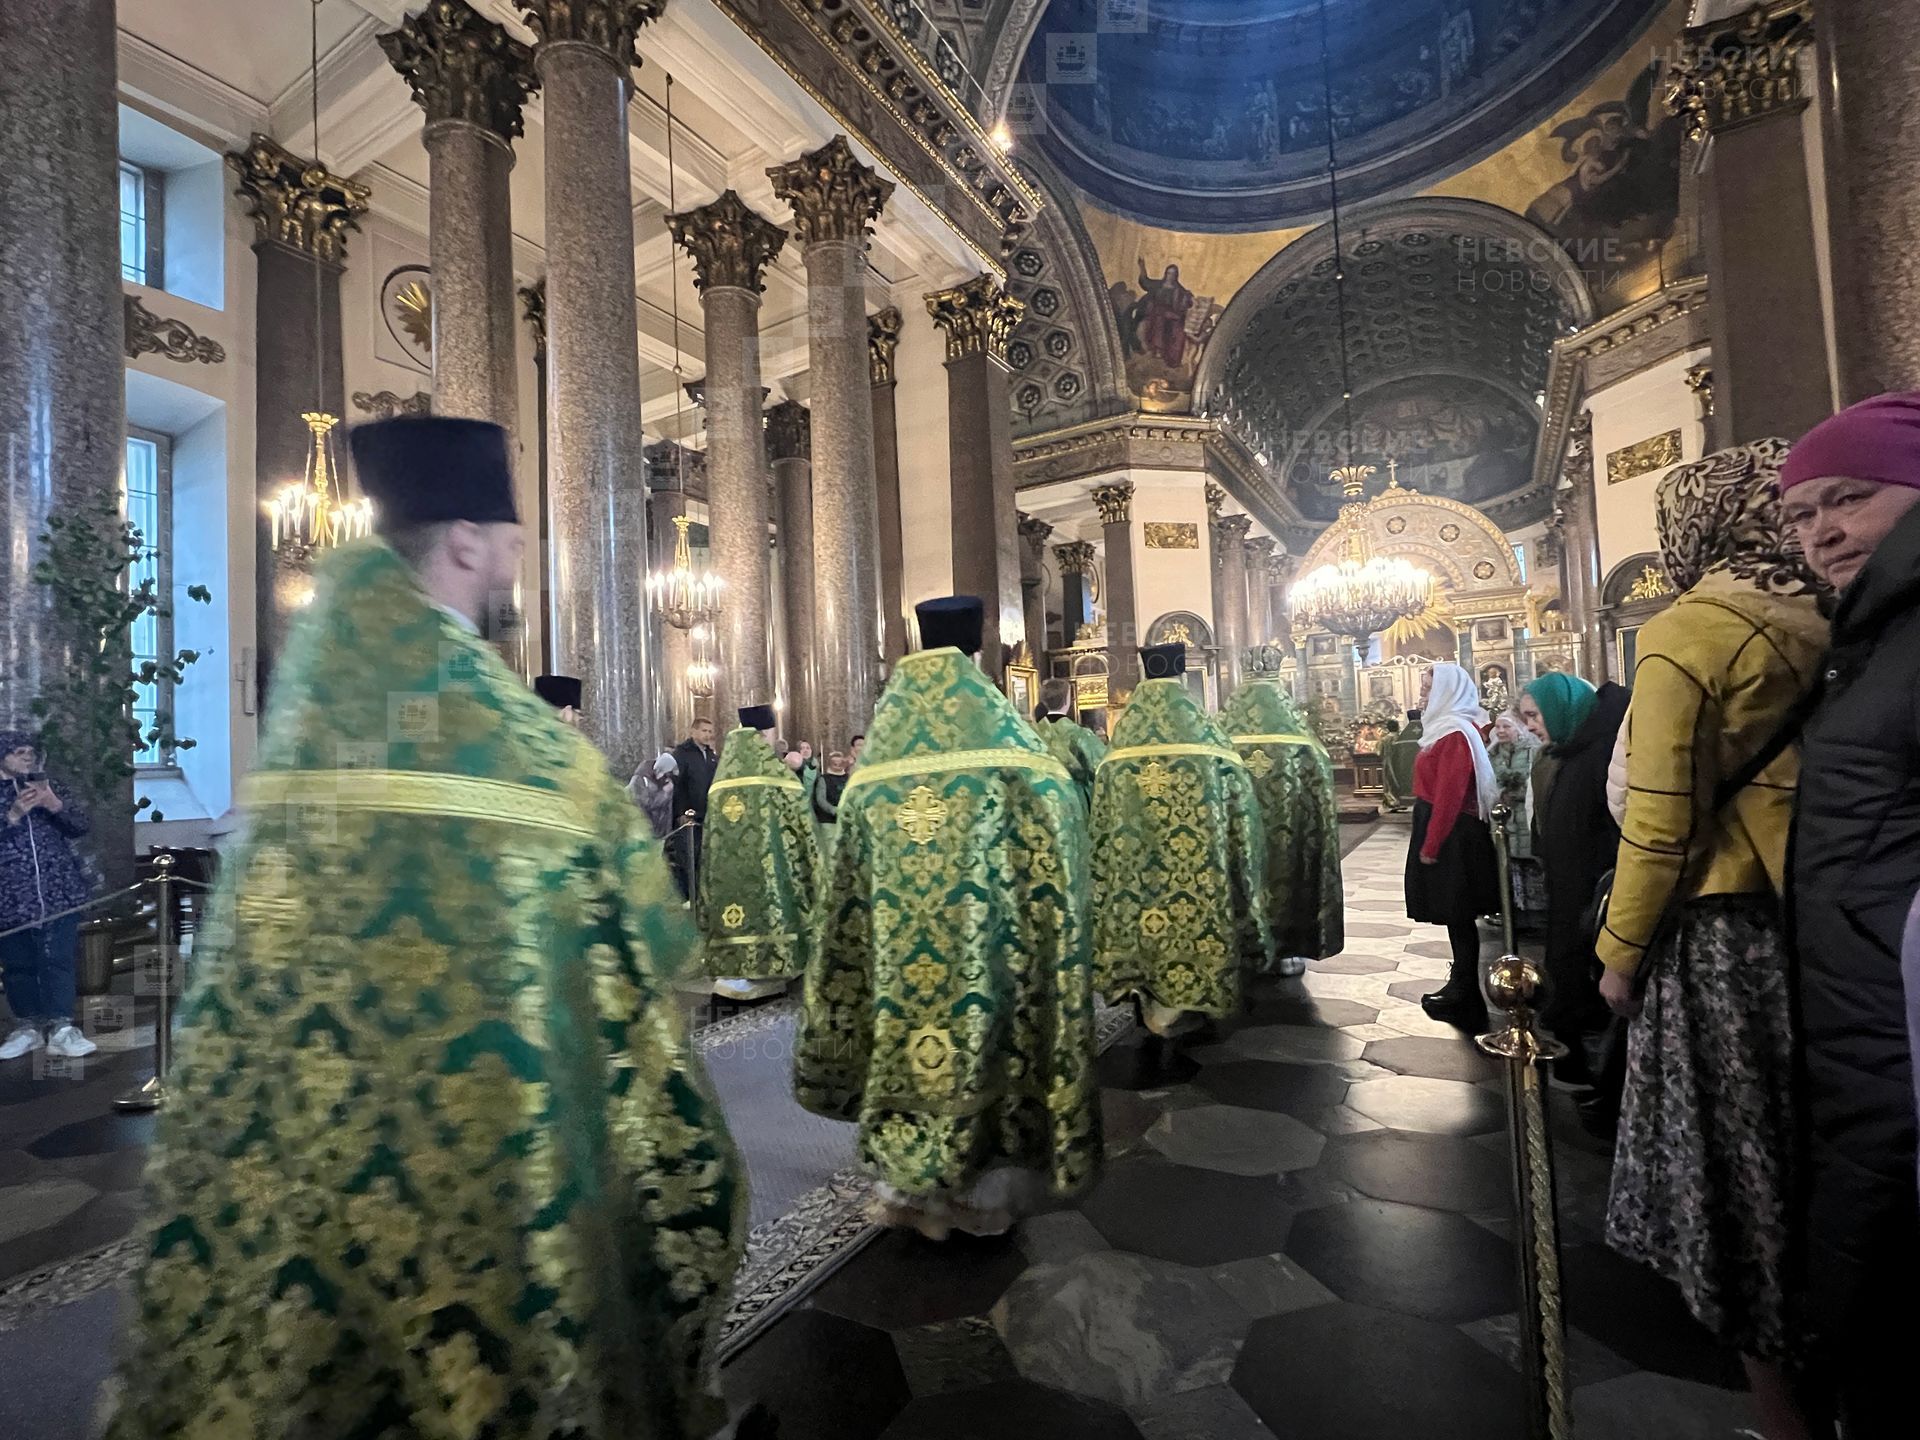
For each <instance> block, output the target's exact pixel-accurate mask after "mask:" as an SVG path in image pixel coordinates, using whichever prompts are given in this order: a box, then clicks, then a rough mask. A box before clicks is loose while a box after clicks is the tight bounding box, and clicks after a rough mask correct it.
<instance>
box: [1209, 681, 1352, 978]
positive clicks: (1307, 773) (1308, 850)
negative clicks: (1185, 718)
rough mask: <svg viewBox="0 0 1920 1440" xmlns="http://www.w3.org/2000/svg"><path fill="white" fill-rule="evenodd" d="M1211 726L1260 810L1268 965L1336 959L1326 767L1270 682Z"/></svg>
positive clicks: (1255, 687)
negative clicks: (1249, 782) (1236, 760)
mask: <svg viewBox="0 0 1920 1440" xmlns="http://www.w3.org/2000/svg"><path fill="white" fill-rule="evenodd" d="M1217 718H1218V721H1219V725H1220V728H1221V729H1223V730H1225V731H1226V732H1227V733H1228V735H1229V736H1231V737H1232V740H1233V743H1234V747H1235V748H1236V749H1238V750H1239V752H1240V758H1241V759H1243V760H1245V761H1246V763H1247V773H1248V774H1249V775H1251V776H1252V777H1253V793H1254V795H1255V796H1256V797H1257V798H1258V799H1259V802H1260V819H1261V828H1262V831H1263V832H1264V834H1265V837H1266V847H1265V848H1266V857H1267V863H1266V870H1265V875H1266V879H1265V889H1266V902H1267V922H1268V924H1269V925H1270V926H1272V929H1273V953H1274V955H1275V957H1276V958H1283V957H1287V956H1294V955H1301V956H1305V957H1306V958H1307V959H1309V960H1324V959H1325V958H1326V957H1327V956H1329V955H1337V954H1339V953H1340V950H1341V947H1342V946H1344V945H1345V944H1346V921H1345V893H1344V891H1343V890H1342V887H1341V880H1340V811H1339V807H1338V805H1337V803H1336V802H1335V800H1334V794H1333V762H1332V761H1331V760H1329V759H1328V758H1327V752H1326V751H1325V750H1324V749H1323V748H1321V745H1320V742H1319V741H1318V740H1316V739H1315V738H1314V737H1313V734H1312V732H1311V731H1309V730H1308V729H1307V726H1306V722H1305V721H1303V720H1302V719H1301V717H1300V712H1299V711H1298V710H1297V709H1296V708H1295V707H1294V703H1293V699H1292V697H1290V696H1289V695H1288V694H1287V692H1286V691H1285V690H1284V689H1282V688H1281V686H1280V682H1279V681H1277V680H1252V681H1248V682H1246V683H1244V684H1242V685H1241V686H1240V688H1239V689H1237V690H1235V691H1234V692H1233V698H1232V699H1231V700H1229V701H1228V702H1227V707H1226V709H1224V710H1222V711H1221V712H1220V714H1219V716H1218V717H1217Z"/></svg>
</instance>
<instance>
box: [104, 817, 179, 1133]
mask: <svg viewBox="0 0 1920 1440" xmlns="http://www.w3.org/2000/svg"><path fill="white" fill-rule="evenodd" d="M153 866H154V869H155V870H157V871H158V872H159V874H157V875H156V876H155V877H154V882H153V883H154V889H155V890H156V892H158V894H159V897H160V901H159V906H160V913H159V915H158V916H157V918H156V924H157V925H158V927H159V944H160V1004H159V1009H158V1011H157V1012H156V1013H155V1015H154V1019H153V1078H152V1079H151V1080H149V1081H147V1083H146V1084H144V1085H142V1086H140V1087H139V1088H138V1089H137V1090H129V1091H128V1092H127V1093H126V1094H124V1095H122V1096H120V1097H119V1098H118V1099H116V1100H115V1101H114V1102H113V1108H114V1109H116V1110H119V1111H122V1112H128V1113H134V1114H144V1113H146V1112H147V1111H150V1110H158V1109H159V1108H160V1107H161V1106H162V1105H164V1104H165V1103H166V1100H167V1069H168V1067H169V1066H170V1065H171V1064H172V1061H173V972H174V964H173V960H174V955H173V856H171V855H169V854H167V853H166V852H165V851H162V852H161V853H160V854H158V855H156V856H154V857H153Z"/></svg>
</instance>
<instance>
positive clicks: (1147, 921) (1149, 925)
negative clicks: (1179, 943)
mask: <svg viewBox="0 0 1920 1440" xmlns="http://www.w3.org/2000/svg"><path fill="white" fill-rule="evenodd" d="M1172 928H1173V921H1172V920H1171V919H1170V918H1168V915H1167V912H1166V911H1164V910H1160V909H1151V910H1142V911H1141V912H1140V933H1141V934H1142V935H1144V936H1146V937H1147V938H1148V939H1149V940H1158V939H1159V938H1160V937H1161V936H1162V935H1164V934H1166V933H1167V931H1168V930H1170V929H1172Z"/></svg>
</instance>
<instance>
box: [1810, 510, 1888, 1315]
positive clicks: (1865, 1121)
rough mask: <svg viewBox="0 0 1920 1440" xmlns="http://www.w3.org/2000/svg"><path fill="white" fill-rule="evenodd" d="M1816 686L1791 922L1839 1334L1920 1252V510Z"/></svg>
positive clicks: (1841, 633)
mask: <svg viewBox="0 0 1920 1440" xmlns="http://www.w3.org/2000/svg"><path fill="white" fill-rule="evenodd" d="M1821 687H1822V694H1821V696H1820V700H1819V704H1818V708H1817V709H1815V710H1814V712H1813V714H1812V716H1811V718H1810V719H1809V721H1808V723H1807V727H1806V730H1805V735H1804V751H1803V756H1802V761H1801V771H1800V791H1799V797H1798V801H1797V805H1796V810H1795V817H1794V830H1793V853H1792V885H1791V891H1790V895H1789V906H1790V917H1789V918H1790V924H1791V933H1792V936H1793V941H1794V948H1795V959H1796V962H1797V969H1796V978H1797V985H1798V990H1799V1002H1800V1021H1801V1025H1802V1028H1803V1045H1804V1053H1805V1056H1806V1075H1805V1083H1806V1087H1807V1103H1808V1117H1807V1118H1808V1120H1809V1122H1810V1124H1809V1142H1810V1156H1809V1158H1810V1174H1809V1177H1808V1178H1809V1184H1810V1188H1809V1194H1808V1203H1809V1210H1808V1215H1807V1230H1806V1234H1807V1242H1808V1254H1807V1260H1808V1265H1809V1268H1808V1275H1809V1279H1810V1283H1811V1293H1810V1296H1809V1298H1810V1301H1811V1304H1812V1313H1811V1314H1810V1316H1809V1319H1810V1320H1811V1321H1812V1322H1813V1323H1814V1324H1815V1325H1816V1326H1819V1327H1820V1328H1822V1329H1826V1330H1828V1331H1829V1332H1832V1331H1835V1330H1840V1331H1844V1330H1845V1329H1846V1328H1847V1327H1848V1326H1849V1324H1850V1322H1851V1323H1858V1320H1859V1318H1860V1316H1859V1313H1858V1312H1859V1307H1860V1306H1861V1305H1862V1303H1864V1301H1863V1295H1870V1294H1872V1293H1873V1292H1874V1291H1876V1290H1877V1289H1878V1288H1879V1286H1878V1284H1877V1283H1875V1280H1874V1277H1875V1276H1876V1275H1884V1274H1886V1273H1888V1271H1889V1269H1890V1268H1893V1269H1897V1268H1899V1266H1900V1264H1901V1260H1902V1258H1903V1257H1904V1258H1905V1259H1906V1260H1907V1262H1908V1263H1911V1261H1912V1257H1913V1255H1914V1254H1915V1247H1916V1241H1915V1236H1916V1234H1917V1233H1920V1214H1916V1201H1915V1195H1914V1183H1913V1176H1914V1131H1915V1126H1914V1096H1913V1084H1912V1065H1913V1060H1912V1055H1911V1052H1910V1048H1909V1044H1908V1039H1907V1025H1906V1010H1905V1002H1904V991H1903V987H1902V985H1901V979H1900V943H1901V939H1902V935H1903V932H1904V930H1905V927H1906V918H1907V909H1908V907H1909V906H1910V905H1911V904H1912V903H1913V899H1914V894H1915V892H1916V891H1920V510H1914V511H1913V512H1911V513H1910V514H1909V515H1908V516H1907V518H1906V519H1905V520H1903V521H1901V523H1900V524H1899V525H1898V526H1897V527H1896V528H1895V529H1894V531H1893V533H1892V534H1891V535H1889V536H1888V537H1887V538H1886V539H1885V540H1884V541H1882V542H1881V544H1880V548H1879V549H1878V550H1876V551H1875V552H1874V555H1873V559H1872V560H1871V561H1870V562H1869V563H1868V565H1867V568H1866V570H1865V571H1864V572H1862V574H1861V576H1860V578H1859V579H1858V580H1857V581H1855V582H1854V584H1853V586H1852V587H1851V588H1850V589H1849V590H1848V591H1847V593H1846V594H1845V595H1844V596H1843V597H1842V599H1841V602H1840V607H1839V610H1838V612H1837V613H1836V615H1835V616H1834V625H1833V646H1832V649H1831V650H1830V652H1829V654H1828V657H1827V661H1826V663H1825V665H1824V666H1823V673H1822V680H1821ZM1863 1282H1865V1283H1863ZM1910 1300H1911V1296H1907V1297H1904V1298H1903V1300H1902V1302H1901V1303H1908V1302H1910Z"/></svg>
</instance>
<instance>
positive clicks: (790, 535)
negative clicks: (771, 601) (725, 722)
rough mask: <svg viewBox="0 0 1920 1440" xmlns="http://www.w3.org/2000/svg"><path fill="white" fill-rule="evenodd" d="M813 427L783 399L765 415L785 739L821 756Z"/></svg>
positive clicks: (795, 405) (793, 404)
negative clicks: (782, 631) (782, 624)
mask: <svg viewBox="0 0 1920 1440" xmlns="http://www.w3.org/2000/svg"><path fill="white" fill-rule="evenodd" d="M812 444H813V440H812V425H811V422H810V419H809V417H808V415H807V407H806V406H804V405H802V404H801V403H800V402H799V401H797V400H782V401H781V402H780V403H779V404H778V405H775V406H774V407H773V408H772V409H770V410H768V411H767V455H768V457H769V459H770V462H771V464H772V466H773V507H774V521H773V523H774V530H775V533H776V535H777V536H778V544H779V548H780V600H781V605H782V606H783V608H784V609H785V611H786V639H787V664H786V670H787V713H786V738H788V739H789V740H796V741H797V740H811V741H813V745H814V750H815V753H816V754H817V753H820V749H821V743H820V739H819V736H820V730H819V723H820V722H819V706H818V704H817V703H816V699H815V695H816V691H815V682H814V635H813V480H812V477H811V476H810V475H809V474H808V470H809V467H810V461H809V457H810V456H811V454H812Z"/></svg>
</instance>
